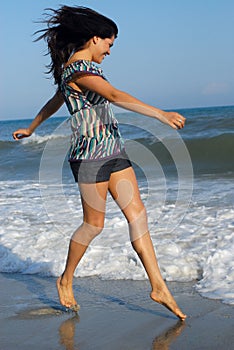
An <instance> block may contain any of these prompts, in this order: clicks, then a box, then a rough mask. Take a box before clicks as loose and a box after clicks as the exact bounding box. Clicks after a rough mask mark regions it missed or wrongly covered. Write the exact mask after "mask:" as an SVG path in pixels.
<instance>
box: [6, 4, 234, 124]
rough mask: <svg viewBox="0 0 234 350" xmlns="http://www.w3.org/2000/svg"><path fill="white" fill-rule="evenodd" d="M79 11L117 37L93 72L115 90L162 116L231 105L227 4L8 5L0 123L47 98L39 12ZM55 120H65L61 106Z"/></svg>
mask: <svg viewBox="0 0 234 350" xmlns="http://www.w3.org/2000/svg"><path fill="white" fill-rule="evenodd" d="M61 4H65V5H69V6H74V5H80V6H87V7H91V8H93V9H95V10H96V11H98V12H101V13H102V14H104V15H106V16H108V17H110V18H111V19H113V20H114V21H115V22H116V23H117V25H118V27H119V35H118V38H117V39H116V41H115V44H114V47H113V48H112V50H111V55H110V56H109V57H106V58H105V60H104V61H103V63H102V65H101V67H102V68H103V70H104V73H105V75H106V76H107V78H108V80H109V81H110V82H111V84H112V85H114V86H115V87H116V88H118V89H120V90H123V91H126V92H128V93H130V94H132V95H133V96H135V97H137V98H138V99H141V100H142V101H144V102H146V103H148V104H151V105H154V106H156V107H158V108H162V109H170V110H172V109H180V108H194V107H209V106H226V105H234V1H233V0H196V1H195V0H144V1H138V0H128V1H126V0H116V1H111V0H86V1H82V0H80V1H75V0H73V1H69V0H64V1H62V0H61V1H56V0H40V1H33V0H20V1H19V0H8V1H4V2H2V4H1V13H0V29H1V30H0V44H1V55H0V64H1V68H2V69H1V79H0V120H8V119H26V118H33V117H34V116H35V115H36V113H37V112H38V110H39V109H40V108H41V107H42V105H43V104H44V103H45V102H46V101H47V100H48V99H49V98H50V97H51V96H52V95H53V94H54V92H55V90H56V87H55V86H54V85H53V79H48V78H49V76H48V75H46V74H45V71H46V67H45V66H46V64H48V63H49V62H50V58H49V56H46V55H45V54H46V43H45V42H43V41H41V42H33V40H34V39H35V36H33V33H34V32H35V31H36V30H38V29H41V28H43V27H44V26H43V25H42V24H39V23H36V21H38V20H40V19H41V18H42V14H43V12H44V9H45V8H48V7H51V8H58V7H59V6H60V5H61ZM56 115H57V116H66V115H68V112H67V110H66V108H65V106H64V107H62V108H61V109H60V110H59V111H58V112H57V113H56Z"/></svg>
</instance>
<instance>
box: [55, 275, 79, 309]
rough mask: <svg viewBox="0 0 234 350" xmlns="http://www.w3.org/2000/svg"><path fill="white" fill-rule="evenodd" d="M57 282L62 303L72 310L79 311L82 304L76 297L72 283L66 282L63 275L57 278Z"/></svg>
mask: <svg viewBox="0 0 234 350" xmlns="http://www.w3.org/2000/svg"><path fill="white" fill-rule="evenodd" d="M56 284H57V291H58V296H59V301H60V304H61V305H63V306H65V307H67V308H69V309H70V310H71V311H74V312H77V311H78V310H79V309H80V306H79V305H78V304H77V302H76V300H75V298H74V295H73V290H72V285H71V284H68V283H66V282H65V281H64V280H63V278H62V276H60V277H59V278H58V279H57V283H56Z"/></svg>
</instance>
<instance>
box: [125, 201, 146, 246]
mask: <svg viewBox="0 0 234 350" xmlns="http://www.w3.org/2000/svg"><path fill="white" fill-rule="evenodd" d="M127 219H128V226H129V235H130V239H131V241H132V242H133V241H135V240H137V239H139V238H140V237H142V236H143V235H144V234H145V233H147V232H148V220H147V213H146V209H145V206H144V205H142V207H141V208H139V207H138V208H135V211H134V212H132V213H131V217H130V218H127Z"/></svg>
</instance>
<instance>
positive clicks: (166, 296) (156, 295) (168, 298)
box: [150, 291, 187, 321]
mask: <svg viewBox="0 0 234 350" xmlns="http://www.w3.org/2000/svg"><path fill="white" fill-rule="evenodd" d="M150 297H151V299H153V300H154V301H156V302H157V303H159V304H161V305H163V306H165V307H166V308H167V309H169V310H170V311H171V312H173V313H174V314H175V315H176V316H177V317H178V318H179V319H180V320H181V321H184V320H185V319H186V317H187V316H186V315H185V314H184V313H183V312H182V311H181V310H180V308H179V306H178V305H177V304H176V301H175V299H174V298H173V296H172V295H171V294H170V292H169V291H168V292H164V291H158V292H154V291H152V292H151V294H150Z"/></svg>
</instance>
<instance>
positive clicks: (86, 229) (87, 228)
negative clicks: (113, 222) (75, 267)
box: [72, 221, 104, 245]
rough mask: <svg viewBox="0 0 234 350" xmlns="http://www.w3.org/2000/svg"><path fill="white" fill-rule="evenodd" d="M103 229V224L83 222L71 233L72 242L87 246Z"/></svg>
mask: <svg viewBox="0 0 234 350" xmlns="http://www.w3.org/2000/svg"><path fill="white" fill-rule="evenodd" d="M103 228H104V222H102V221H100V222H97V221H96V222H85V221H84V222H83V223H82V225H81V226H80V227H79V228H78V229H77V230H76V231H75V232H74V233H73V236H72V240H73V241H76V242H77V243H80V244H83V245H89V244H90V243H91V241H92V240H93V239H94V238H95V237H97V236H98V235H99V234H100V233H101V232H102V230H103Z"/></svg>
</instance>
